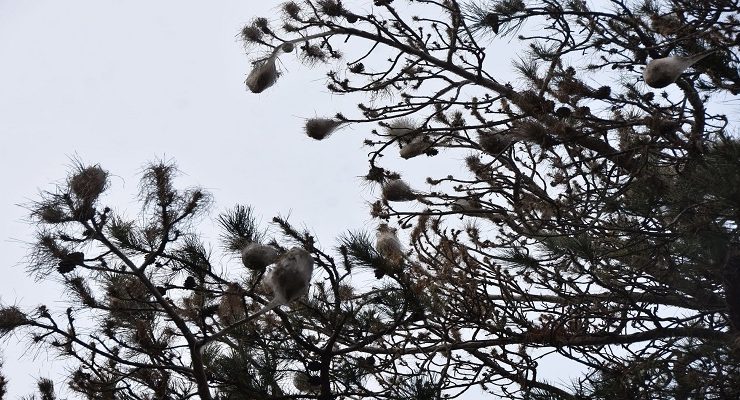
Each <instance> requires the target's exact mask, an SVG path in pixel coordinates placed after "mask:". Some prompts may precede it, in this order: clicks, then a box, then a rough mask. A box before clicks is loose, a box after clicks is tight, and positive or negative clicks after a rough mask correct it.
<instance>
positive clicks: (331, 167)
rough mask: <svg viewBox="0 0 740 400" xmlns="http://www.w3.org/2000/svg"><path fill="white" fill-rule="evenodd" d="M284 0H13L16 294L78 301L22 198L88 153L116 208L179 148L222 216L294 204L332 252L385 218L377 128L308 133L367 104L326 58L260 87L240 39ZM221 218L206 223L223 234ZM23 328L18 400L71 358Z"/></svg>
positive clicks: (10, 69) (5, 38)
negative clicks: (335, 87)
mask: <svg viewBox="0 0 740 400" xmlns="http://www.w3.org/2000/svg"><path fill="white" fill-rule="evenodd" d="M278 3H279V2H278V1H277V0H274V1H264V2H263V1H245V0H241V1H218V2H195V1H161V0H160V1H156V2H152V1H127V2H120V1H111V0H94V1H93V0H88V1H64V2H60V1H40V0H36V1H33V2H24V1H9V0H0V184H1V185H2V193H3V195H2V197H0V265H1V266H2V267H1V268H3V269H2V271H3V274H2V279H0V300H1V301H2V302H3V303H5V304H9V303H10V304H13V303H17V304H20V305H22V306H26V307H31V306H34V305H37V304H40V303H46V304H47V305H49V306H50V307H52V308H54V307H55V306H57V307H63V306H64V304H63V303H61V302H60V301H59V300H60V299H61V298H62V296H63V294H62V293H61V292H60V290H59V285H55V284H49V283H43V282H33V280H32V279H30V278H28V277H27V276H26V275H25V273H24V265H23V257H24V255H25V252H26V249H27V247H26V245H25V244H24V242H25V241H29V240H30V239H31V237H32V233H33V229H32V227H31V226H30V225H28V224H27V223H26V221H25V216H26V211H25V210H24V209H23V208H22V207H20V206H19V204H22V203H27V202H28V201H29V200H31V199H33V198H34V197H35V196H36V194H37V193H38V191H39V190H42V189H52V188H53V184H54V183H55V182H60V181H61V180H63V179H64V178H65V176H66V171H67V170H68V167H69V165H70V164H71V161H70V158H71V157H75V156H76V157H79V158H80V159H81V160H83V161H84V162H87V163H100V164H101V165H102V166H103V167H104V168H105V169H107V170H108V171H109V172H111V173H112V174H113V179H112V190H111V193H110V196H109V197H108V199H109V202H107V203H106V204H108V205H110V206H111V207H112V208H114V209H119V210H120V209H127V210H129V215H131V214H133V213H135V212H136V209H137V208H136V202H135V194H136V192H137V184H138V177H137V173H138V172H139V171H140V169H141V166H142V165H143V164H144V163H146V162H147V161H151V160H154V159H156V158H164V159H174V160H175V161H176V162H177V164H178V165H179V167H180V168H181V170H182V171H183V172H184V175H183V177H182V179H181V182H182V184H183V185H195V184H197V185H202V186H204V187H206V188H207V189H208V190H209V191H211V192H212V193H213V195H214V197H215V201H216V203H215V205H214V213H213V214H214V215H215V214H216V212H217V211H219V210H223V209H225V208H228V207H231V206H233V205H234V204H237V203H242V204H250V205H252V206H254V208H255V210H256V211H257V213H258V214H259V215H261V216H263V221H264V222H265V223H266V222H268V221H269V220H270V219H271V217H272V216H274V215H277V214H278V213H279V214H282V215H285V214H288V213H290V215H291V221H292V222H294V223H296V224H298V225H299V226H302V224H305V226H307V227H308V228H309V229H311V230H312V231H313V232H315V233H316V237H317V239H318V240H319V242H320V244H321V245H323V246H324V247H325V248H331V247H333V246H334V238H335V237H336V236H337V235H338V234H340V233H342V232H344V231H346V230H347V229H357V228H361V227H363V226H364V225H368V224H369V225H368V226H369V227H371V228H372V227H374V225H375V222H374V221H372V220H371V219H370V216H369V208H368V206H367V204H368V202H369V201H370V200H373V199H374V195H373V193H372V192H371V191H370V190H369V189H368V188H367V187H365V186H364V185H363V184H362V181H361V180H360V179H359V178H358V176H360V175H364V174H365V173H366V168H367V167H366V165H367V163H366V157H365V154H366V153H367V152H368V150H367V149H366V148H362V139H363V138H364V137H365V136H366V134H367V133H368V132H369V131H370V129H371V128H372V127H371V126H357V127H349V128H346V129H344V130H342V131H340V132H338V133H336V134H335V135H334V136H332V137H331V138H330V139H328V140H325V141H323V142H320V143H319V142H315V141H313V140H312V139H309V138H307V137H306V136H305V135H304V134H303V132H302V129H303V123H304V118H307V117H312V116H315V115H320V116H323V115H333V114H334V113H335V112H336V111H338V110H348V109H349V110H352V109H353V108H354V103H356V101H347V100H348V99H346V98H343V97H338V96H333V95H331V94H329V93H328V92H327V90H326V89H325V88H324V79H323V75H322V72H321V71H322V70H325V69H326V68H319V69H317V70H314V71H311V70H309V69H307V68H305V67H303V66H301V65H300V64H297V63H295V62H293V61H292V60H291V59H290V58H291V57H290V56H288V55H286V56H283V57H281V59H282V61H283V62H284V68H287V72H286V73H285V75H284V76H282V77H281V78H280V80H279V81H278V84H277V85H276V86H275V87H273V88H270V89H269V90H267V91H266V92H263V93H262V94H260V95H254V94H251V93H248V92H247V91H246V90H245V87H244V84H243V80H244V78H245V76H246V73H247V72H248V70H249V68H250V65H249V59H248V57H247V56H245V54H244V50H243V47H242V44H241V43H240V42H239V41H238V39H237V37H236V35H237V34H238V32H239V30H240V28H241V27H242V26H243V25H244V24H245V23H246V22H248V21H249V20H250V19H251V18H252V17H254V16H273V17H274V16H275V15H276V14H277V4H278ZM206 4H207V5H206ZM496 55H498V56H499V57H501V58H500V60H501V62H500V63H499V64H500V65H501V67H502V68H504V69H508V67H509V65H510V62H509V60H508V59H507V58H505V57H502V56H501V52H497V53H496ZM456 157H457V156H456ZM460 158H461V157H460ZM460 158H454V157H453V159H452V160H449V161H448V162H443V161H441V159H442V157H435V158H433V159H432V160H428V159H426V157H424V159H419V160H417V159H413V160H409V161H408V162H404V164H402V165H403V167H401V168H397V169H399V170H402V171H409V169H411V170H413V171H415V172H414V173H411V174H407V175H405V176H407V177H410V176H413V177H414V178H417V179H412V180H410V182H411V183H412V186H414V187H417V188H420V189H423V188H425V185H424V184H423V178H424V177H425V176H428V175H434V176H440V175H442V176H443V175H446V174H447V173H456V172H459V171H460V170H461V168H462V167H460V164H461V163H460V162H459V161H460ZM388 164H389V163H386V165H388ZM211 224H212V220H211V219H208V218H206V219H204V220H203V229H204V231H205V232H207V233H210V234H211V236H212V231H211V228H212V226H211ZM221 262H222V263H224V264H226V265H228V264H229V263H230V261H229V260H221ZM19 339H21V338H11V339H10V340H9V341H7V342H5V344H4V345H2V346H0V349H3V350H2V355H3V357H2V358H3V359H4V367H3V370H4V372H5V374H6V376H7V377H8V378H9V380H10V386H9V397H8V398H15V397H17V396H20V395H23V394H28V393H30V392H31V391H33V388H34V386H35V379H36V378H37V377H50V378H52V379H54V380H55V381H57V382H61V380H62V378H63V371H61V369H60V368H59V366H58V364H57V365H56V366H52V363H51V361H53V360H52V359H50V358H49V357H47V354H46V352H45V351H43V350H42V351H41V352H38V351H26V350H25V349H26V347H27V341H24V340H19ZM24 353H25V357H21V358H20V359H19V357H20V355H21V354H24Z"/></svg>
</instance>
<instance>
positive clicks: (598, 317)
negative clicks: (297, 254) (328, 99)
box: [0, 0, 740, 399]
mask: <svg viewBox="0 0 740 400" xmlns="http://www.w3.org/2000/svg"><path fill="white" fill-rule="evenodd" d="M739 8H740V5H738V3H737V2H736V1H729V0H727V1H726V0H713V1H703V2H702V1H685V0H673V1H661V0H651V1H630V2H625V1H618V0H611V1H603V2H595V3H593V4H592V3H590V2H585V1H577V0H571V1H564V2H563V1H549V0H548V1H529V0H526V1H525V0H504V1H487V2H486V1H480V2H474V1H471V2H460V1H455V0H439V1H436V0H428V1H427V0H413V1H411V0H405V1H404V0H396V1H394V0H375V1H374V2H373V4H372V5H370V4H365V3H361V2H351V3H350V2H346V3H345V2H341V1H339V0H304V1H301V2H292V1H291V2H287V3H284V4H282V5H281V6H280V11H281V16H280V18H274V19H268V18H263V17H256V18H254V19H253V20H252V21H251V22H250V23H248V24H247V25H246V26H245V27H244V29H243V30H242V31H241V34H242V38H243V40H244V41H245V43H246V44H247V45H248V48H249V49H250V56H251V57H252V58H253V60H254V68H253V69H252V70H251V71H250V72H249V74H248V75H247V78H246V82H245V83H246V86H247V89H248V90H249V91H251V92H254V93H263V92H264V93H265V95H269V91H270V90H273V88H272V87H273V86H274V85H280V79H281V74H283V73H286V72H285V71H283V70H281V68H280V66H279V62H278V57H280V58H286V57H298V59H300V60H301V61H302V62H303V63H304V64H305V65H306V66H307V67H311V68H319V69H322V68H326V70H327V79H328V84H327V87H328V89H329V90H330V91H331V92H332V93H336V94H347V95H350V97H352V96H359V97H360V98H362V99H363V100H362V102H361V103H360V104H358V108H357V111H356V112H354V114H351V115H350V114H349V113H346V112H342V113H337V114H336V115H332V112H331V111H330V110H327V113H328V114H327V115H326V116H324V117H317V118H312V119H309V120H308V121H307V122H306V124H305V127H304V129H305V134H307V135H308V136H310V137H311V138H314V139H317V140H331V135H332V134H335V133H336V132H342V131H341V129H343V128H344V127H346V126H348V125H354V126H356V127H357V129H355V130H354V132H353V133H351V134H353V135H357V136H358V140H360V141H364V144H365V145H366V146H367V147H368V148H369V149H370V153H369V154H368V157H367V158H368V173H367V175H366V176H365V177H364V178H363V179H365V180H366V181H367V182H369V183H370V184H372V185H374V186H377V188H378V189H379V190H378V191H377V193H379V198H378V200H377V201H376V202H374V203H373V204H372V205H371V207H370V208H371V209H370V212H371V214H372V216H373V217H374V218H376V219H377V222H378V225H379V229H378V232H377V233H378V241H377V243H376V241H375V240H374V239H373V236H372V235H374V234H375V233H374V232H370V231H368V230H350V231H348V232H346V233H345V234H343V235H342V236H341V237H340V238H339V240H338V243H337V245H336V247H335V248H319V247H318V246H317V245H316V243H317V241H316V239H315V238H314V237H312V235H311V234H310V233H309V232H307V231H302V230H300V229H296V228H295V227H294V226H293V225H292V224H291V223H290V222H289V221H288V220H287V219H285V218H282V217H276V218H274V219H273V220H272V224H273V225H274V226H275V227H276V228H277V230H278V231H279V234H278V235H274V236H268V235H266V234H265V230H264V229H265V227H261V226H258V224H257V223H256V222H255V217H254V211H253V210H252V209H251V208H250V207H248V206H247V205H239V206H236V207H234V208H232V209H230V210H228V211H227V212H225V213H223V214H221V215H220V216H219V217H218V218H217V220H218V223H219V225H220V228H221V230H222V237H221V243H220V248H221V249H222V251H224V252H226V253H231V254H233V255H234V259H235V260H237V259H238V258H239V257H242V256H243V260H244V266H243V267H242V266H241V265H240V264H239V263H238V261H235V262H234V263H233V264H229V265H228V268H226V269H224V268H220V267H219V266H218V265H216V264H214V262H213V255H212V254H211V249H212V248H213V246H211V245H209V244H206V243H204V242H203V240H202V239H201V238H200V236H199V230H198V227H197V226H196V225H195V224H194V223H193V222H194V221H196V220H197V218H199V216H200V215H203V213H205V212H207V210H208V206H209V204H210V203H211V197H210V195H209V194H208V193H207V192H206V191H205V190H203V189H200V188H189V189H181V188H178V187H177V185H176V183H175V181H174V178H175V176H176V173H177V169H176V167H175V166H174V165H172V164H168V163H162V162H155V163H152V164H150V165H148V166H147V167H146V168H145V169H144V173H143V174H142V178H141V185H140V193H139V198H140V200H141V215H140V216H139V217H138V218H136V219H131V218H127V217H126V216H124V215H121V214H120V213H118V212H116V207H115V206H114V205H109V204H106V203H105V197H104V196H101V195H102V194H103V193H104V191H105V190H106V189H107V187H108V172H107V171H106V170H105V169H104V168H103V167H101V166H100V165H85V164H82V163H80V164H79V165H77V166H76V167H75V168H73V171H71V173H70V175H69V177H68V179H67V181H66V182H65V183H64V184H62V185H59V187H57V188H56V189H55V190H52V191H48V192H44V193H43V195H42V196H41V197H40V198H39V199H38V200H37V201H36V202H34V203H33V204H30V205H29V210H30V212H31V216H32V217H33V221H34V224H35V226H36V228H37V239H38V241H37V243H36V244H35V246H34V247H33V249H32V251H31V257H30V261H29V271H30V272H31V273H32V274H33V275H35V276H36V277H39V278H42V279H43V278H50V277H51V276H55V277H59V276H61V277H62V278H63V280H64V282H65V284H66V288H67V290H68V291H69V293H70V295H71V296H70V299H69V302H70V307H69V308H68V309H67V312H66V313H65V314H64V315H52V313H50V312H49V310H48V309H47V308H46V307H44V306H40V307H38V308H37V309H35V310H23V309H21V308H20V307H18V306H9V305H4V306H2V308H0V335H5V334H9V333H11V332H25V333H27V334H28V337H29V338H30V340H32V341H33V342H35V343H37V344H38V345H40V346H48V347H50V348H53V349H55V350H56V351H58V352H59V354H60V355H62V356H63V357H65V358H69V359H72V360H74V362H75V363H76V366H77V367H76V369H75V370H74V371H73V373H72V374H71V376H70V379H69V382H68V385H69V386H70V387H71V388H72V389H73V390H75V391H77V392H79V393H81V394H82V395H84V396H86V397H87V398H90V399H149V398H173V399H185V398H191V397H194V396H195V397H200V398H202V399H289V398H319V399H332V398H348V399H361V398H368V399H383V398H387V399H400V398H402V399H436V398H456V397H461V396H463V395H464V394H466V393H467V394H477V393H480V391H483V392H486V393H490V394H492V395H496V396H499V397H503V398H529V399H580V398H584V399H585V398H596V399H598V398H603V399H606V398H609V399H612V398H620V399H633V398H646V399H647V398H650V399H653V398H678V399H688V398H736V397H738V396H740V389H739V388H740V369H739V366H740V363H739V362H738V357H740V336H739V335H738V333H739V332H738V329H740V237H739V233H738V218H740V189H739V188H740V157H739V155H740V141H738V138H737V121H733V119H732V118H733V115H732V113H733V112H734V111H735V110H734V108H735V107H737V103H734V102H736V101H737V95H738V94H739V93H740V75H738V53H737V48H738V44H739V43H740V42H739V40H740V22H739V21H738V12H737V10H738V9H739ZM501 46H517V47H516V48H517V49H520V51H519V53H518V59H515V60H501V59H500V58H496V52H497V51H498V49H499V48H500V47H501ZM653 60H662V61H661V62H662V63H663V64H662V65H663V67H661V68H664V69H658V67H657V66H658V65H660V64H652V65H653V67H650V68H653V69H648V70H645V72H644V73H643V70H644V69H645V68H648V67H649V66H650V65H651V64H650V63H651V62H652V61H653ZM508 63H513V72H514V73H515V74H516V75H515V79H514V80H512V81H505V80H503V79H502V78H501V77H498V76H495V75H494V74H493V73H492V70H493V67H492V65H493V64H497V68H498V67H499V66H500V65H501V64H508ZM682 63H683V64H682ZM676 66H677V67H676ZM673 67H675V68H674V69H676V71H677V72H676V73H674V72H672V71H673V70H672V69H671V68H673ZM665 68H667V69H665ZM666 71H667V72H666ZM649 73H662V74H664V75H663V76H659V77H657V78H656V77H655V76H652V77H651V76H650V75H649ZM666 74H667V75H666ZM658 78H659V79H658ZM352 98H354V97H352ZM728 114H729V116H728ZM348 134H349V133H348ZM286 140H290V139H288V138H286ZM452 154H455V155H460V154H464V156H463V157H462V159H463V164H464V168H465V169H464V172H459V173H457V174H449V175H446V176H430V177H428V178H427V180H426V182H414V181H406V180H405V179H404V172H407V171H403V170H401V171H394V170H391V169H390V167H388V166H387V163H386V160H389V159H394V160H395V159H405V160H409V159H412V158H416V157H432V158H438V159H443V158H445V157H450V155H452ZM397 165H405V164H404V163H400V164H397ZM409 168H412V167H409ZM451 172H452V171H451ZM421 188H428V190H421ZM371 234H372V235H371ZM395 235H398V236H399V237H400V239H401V240H402V242H403V243H401V244H402V245H403V248H402V249H401V251H400V252H399V251H398V244H397V243H396V242H397V241H398V238H396V236H395ZM250 245H251V246H252V247H249V246H250ZM257 245H261V246H267V247H265V248H264V249H265V252H267V253H269V254H272V253H270V252H271V251H274V252H275V255H274V256H275V257H281V256H280V254H283V253H285V252H286V251H287V250H288V249H289V248H291V247H296V246H297V247H301V248H303V249H305V250H307V251H309V252H310V253H311V254H312V255H313V259H314V275H313V280H312V287H311V289H310V291H309V294H308V296H306V297H303V298H301V299H300V300H299V301H294V302H292V303H290V304H289V305H287V306H283V307H281V308H276V309H275V310H274V311H273V312H269V313H266V314H264V315H261V316H259V317H257V318H250V315H251V314H253V313H254V312H255V311H257V310H259V309H260V308H261V307H262V306H263V305H265V304H267V303H268V302H269V300H270V298H271V296H270V295H269V293H268V292H267V291H266V288H265V286H264V284H263V283H262V282H263V280H264V279H263V277H264V276H265V271H266V270H265V264H266V263H262V262H261V260H264V258H260V257H267V256H265V255H264V254H267V253H256V252H251V251H252V250H250V252H247V251H246V249H247V248H251V249H253V250H254V249H256V248H257V247H255V246H257ZM270 249H272V250H270ZM255 251H256V250H255ZM271 260H272V259H271ZM268 264H269V263H268ZM245 267H246V268H245ZM269 269H270V267H268V268H267V270H269ZM359 277H367V278H368V279H369V280H370V281H371V282H373V283H372V284H368V285H361V284H358V282H360V281H361V279H359ZM543 357H560V358H561V359H563V360H566V359H567V360H569V365H571V364H572V363H577V364H578V365H580V366H581V370H580V371H575V372H576V373H575V374H574V375H573V376H572V381H571V382H569V383H565V382H552V381H549V380H548V379H545V378H542V377H541V372H540V370H539V369H538V363H539V362H541V360H542V358H543ZM2 382H3V381H2V380H0V394H2V386H3V383H2ZM42 383H43V384H44V385H46V386H44V387H46V388H47V389H46V390H47V393H48V391H49V389H48V388H49V385H52V384H51V382H50V381H46V380H45V381H43V382H40V383H39V388H40V391H41V392H42V393H43V389H42Z"/></svg>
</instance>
